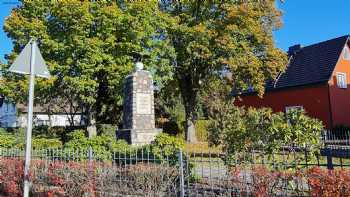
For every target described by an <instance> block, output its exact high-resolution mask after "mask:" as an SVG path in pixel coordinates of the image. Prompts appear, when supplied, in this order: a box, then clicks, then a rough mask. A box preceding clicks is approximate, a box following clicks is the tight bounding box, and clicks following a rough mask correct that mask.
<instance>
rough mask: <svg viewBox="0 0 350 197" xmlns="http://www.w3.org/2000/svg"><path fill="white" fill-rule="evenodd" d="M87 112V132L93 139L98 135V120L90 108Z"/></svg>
mask: <svg viewBox="0 0 350 197" xmlns="http://www.w3.org/2000/svg"><path fill="white" fill-rule="evenodd" d="M86 112H87V113H86V116H87V128H86V131H87V133H88V136H89V138H92V137H93V136H96V135H97V129H96V120H95V117H94V113H93V112H92V110H91V108H90V107H88V108H87V110H86Z"/></svg>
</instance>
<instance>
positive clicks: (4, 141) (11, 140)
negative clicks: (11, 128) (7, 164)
mask: <svg viewBox="0 0 350 197" xmlns="http://www.w3.org/2000/svg"><path fill="white" fill-rule="evenodd" d="M16 145H17V140H16V138H15V136H14V135H11V134H6V133H1V134H0V148H15V147H16Z"/></svg>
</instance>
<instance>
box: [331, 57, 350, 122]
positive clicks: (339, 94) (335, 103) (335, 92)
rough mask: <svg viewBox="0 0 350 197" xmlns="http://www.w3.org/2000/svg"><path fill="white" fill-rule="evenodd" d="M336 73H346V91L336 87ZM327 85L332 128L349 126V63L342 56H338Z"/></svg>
mask: <svg viewBox="0 0 350 197" xmlns="http://www.w3.org/2000/svg"><path fill="white" fill-rule="evenodd" d="M337 72H342V73H346V75H347V84H348V87H347V88H346V89H341V88H339V87H338V86H337V78H336V73H337ZM328 84H329V93H330V101H331V114H332V120H333V126H337V125H344V126H350V61H349V60H345V59H344V56H343V55H341V56H340V58H339V60H338V63H337V66H336V67H335V69H334V71H333V74H332V78H331V79H330V80H329V81H328Z"/></svg>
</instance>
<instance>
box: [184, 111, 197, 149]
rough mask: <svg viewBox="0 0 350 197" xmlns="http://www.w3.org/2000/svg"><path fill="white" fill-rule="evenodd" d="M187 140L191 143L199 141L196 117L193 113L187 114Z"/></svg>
mask: <svg viewBox="0 0 350 197" xmlns="http://www.w3.org/2000/svg"><path fill="white" fill-rule="evenodd" d="M186 114H187V113H186ZM186 141H187V142H190V143H196V142H197V137H196V128H195V126H194V118H193V116H191V115H186Z"/></svg>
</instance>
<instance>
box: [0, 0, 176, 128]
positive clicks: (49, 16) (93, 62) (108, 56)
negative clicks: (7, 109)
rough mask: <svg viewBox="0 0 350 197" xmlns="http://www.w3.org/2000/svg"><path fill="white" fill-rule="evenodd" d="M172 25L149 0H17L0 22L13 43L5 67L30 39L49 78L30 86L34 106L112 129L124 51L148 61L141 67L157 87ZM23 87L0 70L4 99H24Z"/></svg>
mask: <svg viewBox="0 0 350 197" xmlns="http://www.w3.org/2000/svg"><path fill="white" fill-rule="evenodd" d="M172 20H173V19H172V18H169V17H167V15H165V14H163V13H162V12H161V11H160V10H159V8H158V3H157V2H156V1H152V2H146V1H140V2H123V3H120V2H117V1H98V2H94V1H79V0H72V1H49V0H44V1H42V0H33V1H23V2H22V3H21V4H20V5H19V6H18V7H17V8H16V9H13V10H12V12H11V14H10V15H9V16H8V17H7V19H6V21H5V24H4V30H5V32H6V33H7V35H8V37H10V38H11V40H13V44H14V49H13V51H12V53H11V54H9V56H7V57H8V60H9V63H12V62H13V61H14V59H15V57H16V56H17V55H18V53H19V52H20V49H22V48H23V46H24V45H25V44H26V43H27V42H28V41H29V38H30V37H35V38H38V39H39V47H40V49H41V52H42V55H43V57H44V59H45V61H46V63H47V65H48V67H49V70H50V73H51V74H52V75H53V77H52V78H51V79H49V80H44V79H38V80H37V84H36V90H35V91H36V103H40V104H48V105H49V106H52V107H50V110H51V111H52V112H55V111H56V112H57V111H58V112H62V111H63V112H65V113H67V114H74V113H77V112H79V111H83V112H84V113H85V114H87V115H88V121H90V120H92V119H95V118H96V119H97V123H106V122H107V123H117V121H119V120H120V114H121V113H120V112H121V109H122V107H121V105H122V85H123V80H124V78H125V76H126V75H127V74H129V73H130V72H131V71H132V67H133V57H132V55H131V53H132V52H138V53H142V54H147V55H149V58H147V59H145V60H144V63H145V67H146V69H147V70H149V71H150V72H151V73H152V74H153V77H154V80H155V82H156V84H157V86H158V87H160V88H161V87H163V86H164V84H166V83H167V81H168V80H169V79H171V76H172V69H173V67H172V66H171V62H172V59H173V56H174V50H173V47H172V45H171V43H170V40H169V38H168V36H167V30H166V29H167V26H169V24H171V21H172ZM7 66H8V65H7ZM27 89H28V84H27V80H26V77H23V76H19V75H14V74H12V73H7V72H5V73H4V77H3V78H2V79H1V80H0V92H1V93H3V94H4V95H5V96H6V97H7V98H9V99H12V100H15V101H25V100H26V94H25V93H26V92H27ZM14 90H16V91H14ZM71 124H72V123H71Z"/></svg>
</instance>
